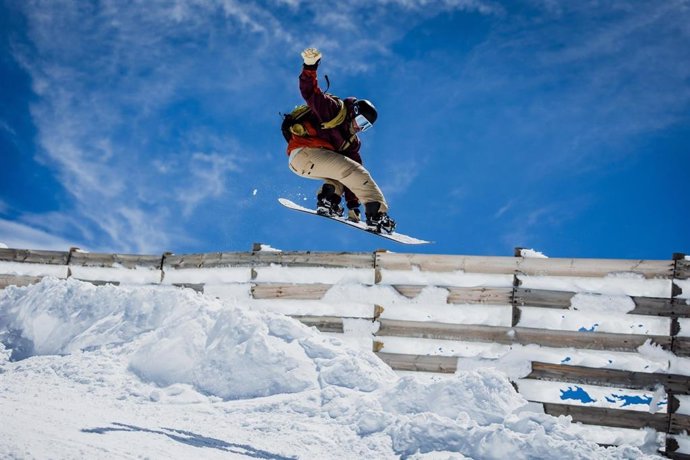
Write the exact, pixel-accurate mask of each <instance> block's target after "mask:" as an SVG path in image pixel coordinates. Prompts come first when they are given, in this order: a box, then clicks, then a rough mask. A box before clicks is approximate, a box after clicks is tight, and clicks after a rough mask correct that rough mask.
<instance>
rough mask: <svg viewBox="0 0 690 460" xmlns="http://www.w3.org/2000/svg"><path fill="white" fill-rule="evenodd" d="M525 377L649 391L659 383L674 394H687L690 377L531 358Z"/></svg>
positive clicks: (689, 392) (688, 392) (689, 390)
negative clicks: (540, 360) (529, 371)
mask: <svg viewBox="0 0 690 460" xmlns="http://www.w3.org/2000/svg"><path fill="white" fill-rule="evenodd" d="M526 378H528V379H536V380H548V381H556V382H568V383H580V384H583V385H599V386H606V387H617V388H629V389H634V390H647V391H653V390H655V389H656V386H657V385H659V384H661V385H664V387H665V388H666V390H668V391H671V392H672V393H674V394H683V395H686V394H690V376H685V375H677V374H660V373H655V374H652V373H644V372H632V371H623V370H618V369H601V368H592V367H583V366H567V365H562V364H551V363H542V362H537V361H535V362H533V363H532V372H531V373H530V374H529V375H528V376H527V377H526Z"/></svg>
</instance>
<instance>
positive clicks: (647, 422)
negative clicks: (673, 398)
mask: <svg viewBox="0 0 690 460" xmlns="http://www.w3.org/2000/svg"><path fill="white" fill-rule="evenodd" d="M543 404H544V412H546V413H547V414H549V415H553V416H554V417H558V416H559V415H569V416H571V417H572V418H573V421H574V422H580V423H584V424H586V425H599V426H610V427H614V428H632V429H640V428H645V427H649V428H653V429H655V430H656V431H660V432H662V433H665V432H666V429H667V428H668V417H669V416H668V414H666V413H657V414H650V413H649V412H641V411H628V410H622V409H609V408H605V407H588V406H571V405H568V404H554V403H543Z"/></svg>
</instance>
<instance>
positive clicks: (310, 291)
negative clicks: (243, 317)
mask: <svg viewBox="0 0 690 460" xmlns="http://www.w3.org/2000/svg"><path fill="white" fill-rule="evenodd" d="M331 287H333V285H331V284H274V283H266V284H252V288H251V294H252V298H254V299H298V300H318V299H321V298H323V296H324V295H325V294H326V292H328V290H329V289H330V288H331Z"/></svg>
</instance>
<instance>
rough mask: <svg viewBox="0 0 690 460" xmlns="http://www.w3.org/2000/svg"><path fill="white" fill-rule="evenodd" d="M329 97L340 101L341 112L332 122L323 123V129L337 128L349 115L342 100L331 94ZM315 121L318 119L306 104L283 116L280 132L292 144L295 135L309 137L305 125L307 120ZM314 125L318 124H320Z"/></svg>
mask: <svg viewBox="0 0 690 460" xmlns="http://www.w3.org/2000/svg"><path fill="white" fill-rule="evenodd" d="M329 96H331V97H333V98H334V99H335V100H336V101H338V104H340V110H339V111H338V114H337V115H336V116H335V117H334V118H333V119H332V120H329V121H326V122H323V123H321V129H332V128H335V127H336V126H338V125H340V124H341V123H342V122H343V121H345V116H346V115H347V108H346V107H345V103H344V102H343V101H342V99H340V98H338V97H336V96H333V95H331V94H329ZM315 119H316V117H315V116H314V114H313V112H312V110H311V109H310V108H309V106H308V105H306V104H302V105H298V106H297V107H295V108H294V109H293V110H292V112H290V113H286V114H285V115H283V123H282V124H281V125H280V130H281V131H282V133H283V137H284V138H285V141H286V142H290V139H291V138H292V136H293V135H294V136H300V137H305V136H308V133H307V129H306V128H305V127H304V124H303V123H304V122H305V121H307V120H309V121H311V122H312V123H314V122H315ZM314 124H318V122H316V123H314Z"/></svg>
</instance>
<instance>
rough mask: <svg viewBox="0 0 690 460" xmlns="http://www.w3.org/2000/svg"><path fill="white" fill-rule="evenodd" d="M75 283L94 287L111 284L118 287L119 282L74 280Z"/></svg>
mask: <svg viewBox="0 0 690 460" xmlns="http://www.w3.org/2000/svg"><path fill="white" fill-rule="evenodd" d="M74 279H75V280H77V281H81V282H83V283H89V284H93V285H94V286H107V285H108V284H112V285H113V286H119V285H120V282H119V281H103V280H83V279H79V278H74Z"/></svg>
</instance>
